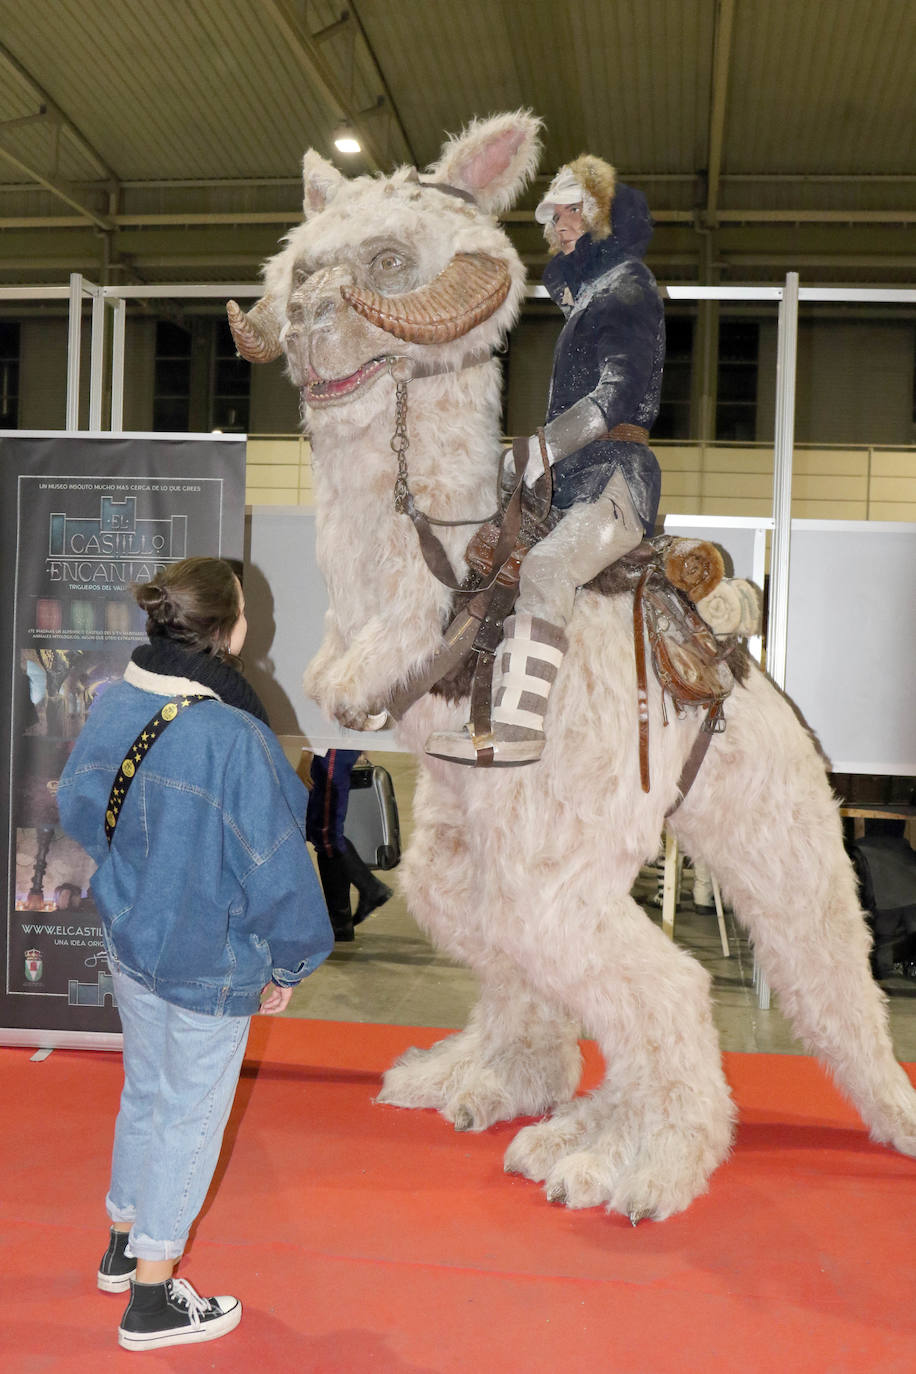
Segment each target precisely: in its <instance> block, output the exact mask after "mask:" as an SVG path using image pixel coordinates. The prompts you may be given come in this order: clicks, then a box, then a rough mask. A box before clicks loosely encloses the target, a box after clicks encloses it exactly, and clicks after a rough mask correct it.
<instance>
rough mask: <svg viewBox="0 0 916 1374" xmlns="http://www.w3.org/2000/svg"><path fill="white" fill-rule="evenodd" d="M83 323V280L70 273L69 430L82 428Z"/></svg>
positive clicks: (68, 347)
mask: <svg viewBox="0 0 916 1374" xmlns="http://www.w3.org/2000/svg"><path fill="white" fill-rule="evenodd" d="M82 323H83V278H82V276H81V275H80V273H79V272H71V273H70V324H69V331H68V335H67V429H68V430H74V429H79V427H80V333H81V330H82Z"/></svg>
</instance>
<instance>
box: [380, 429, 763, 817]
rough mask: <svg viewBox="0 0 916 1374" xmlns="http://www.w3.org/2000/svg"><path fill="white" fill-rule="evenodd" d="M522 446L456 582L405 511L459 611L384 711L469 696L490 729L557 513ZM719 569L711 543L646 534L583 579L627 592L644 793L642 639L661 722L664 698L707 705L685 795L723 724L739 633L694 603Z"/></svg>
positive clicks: (477, 724)
mask: <svg viewBox="0 0 916 1374" xmlns="http://www.w3.org/2000/svg"><path fill="white" fill-rule="evenodd" d="M526 452H527V450H526V449H525V450H523V449H522V448H519V449H518V451H517V452H516V453H515V454H514V457H515V464H516V481H515V485H514V488H513V491H512V495H511V497H509V499H508V501H507V504H506V506H505V508H504V510H503V512H502V515H501V517H499V516H498V517H497V518H495V519H493V520H488V521H485V522H484V523H483V524H482V525H480V526H479V527H478V529H477V530H476V531H475V532H474V534H473V535H472V536H471V539H470V541H469V543H468V546H467V550H466V554H465V559H466V562H467V564H468V569H469V571H468V574H467V576H466V577H465V579H464V581H463V582H462V583H461V584H460V585H458V584H457V583H456V582H455V581H454V580H451V581H449V580H448V578H447V574H444V573H443V572H442V566H443V565H447V564H448V560H447V558H446V557H445V554H444V550H443V549H442V548H441V545H439V544H438V541H437V540H436V539H435V537H434V536H433V535H432V532H431V531H430V530H429V529H428V528H425V526H426V525H428V522H427V521H425V519H424V517H422V516H420V515H419V513H418V512H416V511H415V510H408V512H407V513H408V514H410V515H411V518H412V519H413V521H414V524H415V526H416V527H417V533H418V535H419V537H420V543H421V548H422V549H423V553H424V557H425V558H426V561H427V563H428V565H429V566H430V568H431V570H432V571H433V572H434V573H435V575H436V576H438V577H439V580H440V581H443V582H444V583H445V584H446V585H450V586H451V587H452V588H453V590H454V591H455V592H456V593H457V596H458V598H459V604H461V603H463V609H462V610H460V611H459V612H458V614H457V615H456V616H455V617H454V618H453V619H452V621H451V622H450V624H449V625H448V626H447V627H446V628H445V629H444V631H443V646H442V648H441V649H440V651H439V652H438V653H437V654H436V655H435V657H434V658H433V659H432V660H431V662H430V663H429V664H428V665H427V668H426V670H425V671H424V672H422V673H421V674H420V675H419V676H418V677H416V678H414V679H413V681H412V683H411V685H410V687H407V688H404V689H403V690H402V691H400V692H397V693H395V694H394V696H393V697H392V698H391V699H390V700H389V701H388V702H387V703H386V705H385V709H386V710H387V711H388V713H389V714H390V715H391V716H393V717H394V718H395V719H399V718H400V716H401V715H402V714H403V712H404V711H405V710H406V709H407V708H408V707H409V706H410V705H412V704H413V702H415V701H417V700H418V699H419V698H420V697H421V696H423V695H424V694H425V693H427V692H430V693H432V694H433V695H437V696H444V697H446V698H447V699H448V700H450V701H457V700H460V699H462V698H465V697H467V696H470V699H471V725H472V729H473V731H474V733H475V734H486V733H488V731H489V729H490V702H491V689H492V680H493V666H494V663H495V658H496V651H497V649H498V647H499V644H500V641H501V639H502V627H503V622H504V621H505V619H506V618H507V617H508V616H509V615H510V614H511V612H512V608H513V606H514V604H515V600H516V598H517V596H518V582H519V574H520V571H521V565H522V562H523V560H524V558H525V556H526V554H527V553H528V551H529V550H530V549H531V548H533V546H534V545H535V544H536V543H537V542H538V540H539V539H542V538H543V537H544V536H545V535H546V534H548V533H549V532H550V531H551V530H552V529H553V528H554V527H555V525H556V524H557V523H558V521H559V520H560V518H561V515H560V513H559V512H557V511H555V510H553V509H552V508H551V506H550V492H549V475H548V476H547V478H546V482H547V485H545V478H542V479H540V480H539V481H538V482H536V483H535V485H534V488H533V490H529V489H528V488H527V487H526V486H525V485H524V483H523V482H522V472H523V470H524V460H525V457H526ZM546 468H547V463H546V459H545V469H546ZM448 571H449V572H450V571H451V570H450V568H448ZM724 571H725V568H724V563H723V560H722V555H721V554H720V553H719V550H718V549H717V548H716V547H715V545H713V544H710V543H707V542H706V541H705V540H698V539H679V538H673V537H671V536H664V535H663V536H661V537H659V538H654V539H644V540H643V541H642V543H641V544H640V545H638V547H637V548H636V549H634V550H632V551H631V552H630V553H628V554H625V555H624V556H623V557H622V558H620V559H618V560H617V562H615V563H614V564H612V565H611V567H610V568H606V569H605V570H604V572H603V573H601V574H599V576H598V577H596V578H595V579H594V580H593V581H592V582H590V583H589V584H588V590H592V591H596V592H600V593H602V594H604V595H615V594H619V593H621V592H624V591H632V592H633V633H634V645H635V651H636V673H637V694H638V701H639V766H640V780H641V783H642V787H643V790H644V791H645V792H648V791H649V788H650V779H649V697H648V682H647V662H646V639H647V638H648V642H649V646H650V658H651V662H652V667H653V670H654V672H655V675H656V677H657V679H658V681H659V683H660V684H661V687H662V710H663V714H664V720H665V724H666V725H667V723H668V714H667V709H666V705H665V703H666V699H667V700H670V701H671V703H672V705H673V707H674V710H675V713H676V714H677V715H678V716H682V715H684V714H685V713H686V711H687V709H688V707H697V706H699V707H705V709H706V717H705V720H704V722H703V725H702V727H701V730H700V732H699V735H698V738H697V741H696V742H695V745H694V748H693V751H692V752H691V755H690V758H688V761H687V764H686V765H685V767H684V771H683V773H682V775H681V780H680V782H679V785H678V790H679V792H680V797H681V799H683V797H684V796H685V795H686V793H687V789H688V788H689V787H690V785H691V784H692V782H693V779H694V777H695V776H696V773H697V771H698V770H699V767H700V763H701V762H702V760H703V757H704V755H705V753H706V749H707V747H708V745H709V740H710V738H711V736H712V734H713V733H716V732H718V731H720V730H722V729H724V726H725V717H724V713H723V709H722V706H723V703H724V701H725V699H726V698H727V696H728V694H729V693H730V691H731V689H732V686H733V685H734V682H735V674H734V673H733V671H732V667H731V666H730V665H729V660H730V659H732V660H734V659H735V651H736V649H737V644H738V641H737V638H736V637H735V636H729V637H727V638H725V637H722V638H720V637H717V636H716V635H715V634H714V633H713V631H712V630H711V629H710V627H709V626H708V625H707V624H706V622H705V621H704V620H703V618H702V616H701V615H700V614H699V612H698V611H697V609H696V607H695V605H694V602H695V601H698V600H700V599H701V598H702V597H704V596H708V595H709V593H710V592H712V591H713V590H714V589H715V588H716V586H718V584H719V583H720V582H721V580H722V577H723V575H724ZM452 576H454V575H452Z"/></svg>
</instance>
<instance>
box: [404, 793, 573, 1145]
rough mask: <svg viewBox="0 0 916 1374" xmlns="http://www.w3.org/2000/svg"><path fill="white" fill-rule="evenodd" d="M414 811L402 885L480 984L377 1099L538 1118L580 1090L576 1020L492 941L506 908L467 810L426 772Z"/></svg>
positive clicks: (469, 1125) (501, 1117) (482, 1123)
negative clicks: (493, 887) (473, 841)
mask: <svg viewBox="0 0 916 1374" xmlns="http://www.w3.org/2000/svg"><path fill="white" fill-rule="evenodd" d="M415 812H416V817H417V824H416V829H415V830H414V835H413V839H412V841H411V846H410V849H409V851H408V853H407V855H406V856H405V860H404V864H403V866H402V875H401V876H402V883H401V885H402V888H403V889H404V891H405V893H406V895H407V899H408V903H409V906H410V908H411V910H412V911H413V912H414V914H415V915H416V917H417V919H418V921H420V922H421V923H422V925H423V927H424V929H426V930H427V931H428V933H429V934H430V936H431V937H432V938H433V939H434V940H435V942H436V943H437V944H438V945H439V946H440V948H442V949H444V950H445V951H446V952H447V953H449V954H451V955H452V956H453V957H455V958H457V959H460V960H461V962H462V963H465V964H468V965H469V966H470V967H471V968H473V969H474V970H475V972H476V973H477V974H478V976H479V977H480V980H481V987H482V991H481V997H480V1000H479V1002H478V1003H477V1005H476V1006H475V1008H474V1010H473V1012H472V1013H471V1017H470V1020H469V1022H468V1025H467V1027H466V1028H465V1029H464V1030H463V1031H461V1032H459V1033H458V1034H456V1035H450V1036H449V1037H448V1038H447V1039H445V1040H440V1041H439V1042H438V1044H436V1045H434V1046H433V1047H432V1048H431V1049H428V1050H419V1049H411V1050H408V1051H407V1053H406V1054H404V1055H402V1056H401V1058H400V1059H399V1060H398V1061H397V1062H396V1063H395V1064H394V1065H392V1067H391V1068H390V1069H389V1070H388V1072H387V1073H386V1074H385V1077H384V1081H383V1086H382V1091H381V1092H380V1093H379V1096H378V1098H377V1101H379V1102H383V1103H388V1104H390V1105H392V1106H397V1107H433V1108H436V1109H437V1110H438V1111H440V1112H441V1113H442V1115H443V1116H444V1117H445V1118H446V1120H447V1121H451V1122H454V1125H455V1128H456V1130H474V1131H482V1130H485V1129H486V1128H487V1127H488V1126H490V1125H492V1124H493V1122H495V1121H511V1120H513V1119H514V1118H515V1117H518V1116H539V1115H541V1114H542V1113H543V1112H545V1111H548V1110H549V1109H550V1108H551V1107H552V1106H554V1105H555V1104H556V1103H558V1102H565V1101H568V1100H569V1098H571V1097H572V1095H573V1093H574V1092H575V1090H576V1084H577V1083H578V1081H579V1076H580V1073H581V1056H580V1054H579V1046H578V1026H577V1025H576V1024H575V1023H574V1022H572V1021H571V1020H570V1019H569V1018H568V1016H566V1015H565V1014H564V1013H562V1012H561V1011H560V1010H559V1009H558V1008H557V1007H556V1006H555V1004H553V1003H552V1002H550V1001H549V1000H548V999H546V998H544V997H543V996H535V995H533V993H532V991H531V989H530V987H529V986H527V985H526V983H525V981H524V978H523V976H522V974H521V973H520V971H519V969H518V968H517V967H516V966H515V965H514V963H512V961H511V960H510V959H509V958H508V957H506V956H505V955H504V954H499V953H497V952H496V951H495V950H494V949H493V947H492V941H491V937H492V934H493V930H492V927H493V923H494V922H498V921H499V919H500V913H499V912H498V911H497V910H494V909H493V906H492V901H491V900H488V896H487V893H486V883H485V882H484V881H483V879H482V876H481V864H480V860H479V857H477V858H476V860H475V856H474V855H473V854H472V853H471V847H470V843H469V840H468V827H467V816H466V813H465V812H464V811H463V809H462V808H461V806H460V805H459V803H458V802H457V801H453V800H452V799H450V798H449V796H448V795H447V794H445V793H442V792H440V790H439V789H436V788H435V787H433V786H431V785H430V782H429V779H428V778H426V777H425V775H424V773H422V772H421V775H420V780H419V782H418V786H417V793H416V799H415Z"/></svg>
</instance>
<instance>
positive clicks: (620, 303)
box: [543, 182, 665, 533]
mask: <svg viewBox="0 0 916 1374" xmlns="http://www.w3.org/2000/svg"><path fill="white" fill-rule="evenodd" d="M612 225H613V232H612V233H611V235H610V236H609V237H608V238H605V239H600V240H596V239H593V238H592V237H591V235H590V234H588V233H585V234H583V235H582V237H581V238H580V239H579V241H578V243H577V244H576V246H575V248H574V249H573V251H572V252H571V253H569V254H562V253H561V254H558V255H557V256H556V257H555V258H552V259H551V261H550V262H549V263H548V265H547V267H546V269H545V271H544V278H543V280H544V285H545V286H546V287H547V290H548V292H549V293H550V295H551V297H552V299H553V300H554V301H555V302H556V304H557V305H558V306H559V307H560V309H561V310H562V311H563V313H564V315H565V316H566V323H565V325H564V326H563V329H562V332H561V333H560V337H559V339H558V341H557V346H556V350H555V352H554V361H553V375H552V377H551V382H550V400H549V404H548V412H547V420H548V421H550V420H552V419H554V418H555V417H556V416H558V415H560V414H562V413H563V412H564V411H565V410H568V409H569V407H570V406H572V405H574V404H575V402H576V401H579V400H581V399H582V398H583V397H585V396H588V397H590V398H591V399H592V400H593V401H594V402H595V404H596V405H597V406H598V407H599V408H600V410H601V412H602V414H603V415H604V418H605V420H606V422H607V427H608V429H609V430H610V429H613V428H614V426H615V425H619V424H622V423H627V424H633V425H641V426H643V427H644V428H646V429H650V428H651V426H652V424H653V423H654V421H655V418H656V416H657V415H658V406H659V393H660V390H661V380H662V366H663V363H664V359H665V316H664V310H663V308H662V302H661V298H660V296H659V292H658V286H657V285H656V282H655V278H654V277H653V275H652V273H651V272H650V271H649V269H648V267H646V265H645V263H644V262H643V261H642V260H641V259H642V254H643V253H644V252H645V250H646V247H647V245H648V243H649V239H650V238H651V236H652V218H651V216H650V214H649V208H648V205H647V204H646V199H645V196H643V194H642V192H640V191H636V190H634V189H633V188H632V187H630V186H625V185H622V184H621V183H619V182H618V184H617V187H616V190H615V193H614V201H613V209H612ZM618 467H619V468H620V469H621V470H622V472H623V475H624V477H625V479H626V482H627V486H628V487H629V489H630V493H631V495H632V497H633V502H634V505H635V506H636V509H637V510H638V512H639V514H640V516H641V517H642V520H643V524H644V525H645V527H646V529H647V531H648V532H649V533H651V531H652V528H653V526H654V524H655V518H656V515H657V512H658V501H659V495H660V491H661V473H660V471H659V466H658V462H657V460H656V458H655V455H654V454H653V453H652V451H651V449H649V448H648V447H646V446H645V445H644V444H633V443H622V442H620V441H617V440H599V441H597V442H595V443H590V444H586V445H585V446H584V447H583V448H580V449H578V450H577V451H576V452H574V453H571V454H570V455H569V456H568V457H567V458H563V459H561V460H560V461H559V462H557V463H556V464H555V466H554V469H553V474H554V505H555V506H556V507H558V508H559V509H561V510H566V509H568V508H569V507H570V506H571V505H573V504H574V503H575V502H577V501H594V500H596V499H597V497H598V496H599V494H600V493H601V492H602V491H603V489H604V487H605V486H606V485H607V483H608V481H609V480H610V478H611V476H612V474H613V472H614V469H615V468H618Z"/></svg>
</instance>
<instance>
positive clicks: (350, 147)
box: [334, 120, 363, 153]
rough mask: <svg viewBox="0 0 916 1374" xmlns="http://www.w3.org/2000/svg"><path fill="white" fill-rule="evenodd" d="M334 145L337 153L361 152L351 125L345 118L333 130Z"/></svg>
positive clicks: (360, 146)
mask: <svg viewBox="0 0 916 1374" xmlns="http://www.w3.org/2000/svg"><path fill="white" fill-rule="evenodd" d="M334 147H335V148H336V149H337V151H338V152H339V153H361V152H362V150H363V149H362V144H361V143H360V141H359V139H358V138H357V136H356V133H355V131H354V129H353V126H352V125H350V124H348V123H347V122H346V120H344V122H343V123H342V124H338V126H337V128H336V129H335V130H334Z"/></svg>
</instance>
